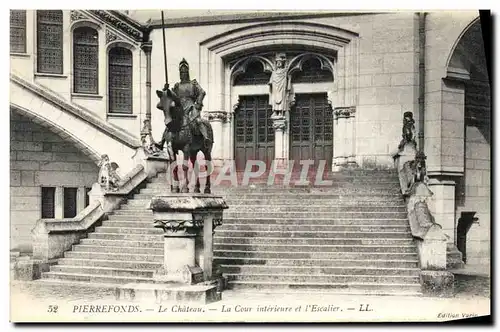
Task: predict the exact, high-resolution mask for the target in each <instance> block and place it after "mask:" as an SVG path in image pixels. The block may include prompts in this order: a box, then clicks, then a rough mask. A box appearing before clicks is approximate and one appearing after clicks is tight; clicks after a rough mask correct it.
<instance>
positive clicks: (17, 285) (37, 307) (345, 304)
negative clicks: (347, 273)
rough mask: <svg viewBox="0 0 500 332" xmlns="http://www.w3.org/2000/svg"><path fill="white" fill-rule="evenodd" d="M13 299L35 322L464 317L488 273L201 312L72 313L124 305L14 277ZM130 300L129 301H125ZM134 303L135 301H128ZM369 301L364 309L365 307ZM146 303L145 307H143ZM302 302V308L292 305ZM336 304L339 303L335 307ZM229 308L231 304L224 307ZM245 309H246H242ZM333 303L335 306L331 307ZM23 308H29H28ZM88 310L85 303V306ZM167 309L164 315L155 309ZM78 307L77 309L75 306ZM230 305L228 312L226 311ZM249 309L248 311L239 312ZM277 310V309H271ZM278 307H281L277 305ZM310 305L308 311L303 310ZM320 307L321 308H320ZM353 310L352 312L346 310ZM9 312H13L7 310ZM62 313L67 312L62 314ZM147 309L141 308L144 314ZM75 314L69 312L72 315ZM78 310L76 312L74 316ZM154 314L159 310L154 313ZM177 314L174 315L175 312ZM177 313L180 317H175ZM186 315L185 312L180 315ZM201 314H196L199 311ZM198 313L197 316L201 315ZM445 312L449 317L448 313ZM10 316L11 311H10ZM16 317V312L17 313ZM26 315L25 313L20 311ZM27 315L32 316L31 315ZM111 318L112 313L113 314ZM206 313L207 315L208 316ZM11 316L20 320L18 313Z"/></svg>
mask: <svg viewBox="0 0 500 332" xmlns="http://www.w3.org/2000/svg"><path fill="white" fill-rule="evenodd" d="M11 304H12V309H13V311H14V313H15V314H16V313H18V311H21V312H22V313H23V314H25V315H26V314H28V315H29V314H31V313H32V312H36V313H38V315H37V316H36V317H38V318H34V319H35V320H37V321H47V320H48V321H51V320H55V321H58V320H65V319H66V321H74V320H75V319H76V320H77V321H79V319H82V321H87V320H97V321H148V320H153V321H163V320H159V319H165V320H164V321H171V320H174V321H176V319H179V320H180V321H190V320H192V321H207V319H208V320H209V321H210V320H216V321H221V320H222V321H226V320H229V321H299V322H302V321H386V320H392V319H394V320H396V321H401V320H409V321H419V320H428V319H430V320H443V319H450V318H452V319H457V318H464V317H461V316H459V315H479V316H481V315H485V314H488V313H489V306H490V278H489V277H488V276H474V275H467V274H465V275H461V274H457V275H455V294H454V297H452V298H430V297H424V296H421V297H413V296H365V295H335V294H324V293H323V294H315V295H313V294H308V293H302V294H293V295H292V294H288V295H277V294H272V295H270V294H252V293H247V294H245V293H241V292H233V291H225V292H224V293H223V299H222V301H219V302H216V303H213V304H210V305H208V306H201V307H203V308H204V309H203V310H202V311H204V312H207V315H208V314H210V315H208V316H207V315H205V316H202V314H201V313H194V314H187V313H181V314H178V313H175V314H174V308H173V307H172V305H171V304H170V307H169V308H167V309H165V308H166V307H167V306H164V307H162V305H161V304H157V303H154V300H152V301H151V302H150V303H149V304H144V302H140V303H139V304H140V305H141V306H142V307H141V310H145V311H147V310H148V306H149V307H151V309H149V310H151V312H150V313H151V315H153V314H155V315H157V316H154V317H153V316H151V317H149V316H148V317H149V318H148V317H145V316H144V317H143V316H131V315H129V316H126V317H125V316H123V315H121V316H112V315H111V314H100V315H98V314H89V313H88V312H87V313H86V314H81V313H80V314H79V315H77V314H75V313H74V311H75V310H77V309H75V308H77V307H78V306H82V305H89V304H91V305H124V304H127V303H124V302H119V301H117V300H116V299H115V290H114V289H113V288H109V289H102V288H96V287H84V286H80V287H72V286H68V285H47V284H42V283H41V282H39V281H32V282H12V283H11ZM128 304H130V303H128ZM132 304H133V303H132ZM51 305H57V306H58V310H59V311H58V312H57V313H50V314H49V313H48V312H49V311H50V309H49V307H50V306H51ZM265 305H267V306H270V307H276V306H278V307H280V308H281V307H286V306H289V307H290V308H292V307H293V309H290V310H299V312H298V313H295V312H292V313H287V314H286V313H283V312H277V313H276V312H273V311H271V312H265V313H263V312H261V311H259V310H260V309H259V307H262V306H265ZM307 305H317V310H318V311H320V312H315V313H311V312H310V311H311V310H313V309H312V307H311V306H309V309H306V306H307ZM367 305H368V308H367V307H366V306H367ZM145 306H146V308H144V307H145ZM300 306H302V307H301V308H300V309H296V308H298V307H300ZM337 307H338V308H337ZM228 308H229V309H228ZM231 308H232V309H231ZM245 308H246V309H245ZM335 308H337V309H335ZM25 309H27V310H28V311H26V310H25ZM87 309H88V308H87ZM164 309H165V310H166V311H169V312H170V315H168V316H165V315H162V314H161V313H158V311H161V310H164ZM364 309H368V310H364ZM78 310H80V309H78ZM227 310H231V311H227ZM242 310H248V312H241V311H242ZM273 310H275V309H273ZM279 310H281V309H279ZM306 310H308V312H305V311H306ZM321 310H322V311H321ZM350 310H352V311H350ZM11 313H12V311H11ZM63 313H65V314H63ZM144 314H145V313H144ZM71 315H73V316H71ZM75 315H76V316H75ZM158 315H160V316H159V317H160V318H158ZM176 315H177V316H176ZM179 315H180V316H179ZM182 315H186V316H182ZM197 315H199V316H197ZM200 315H201V316H200ZM447 315H448V316H447ZM11 317H12V316H11ZM16 317H17V316H16ZM23 317H26V316H23ZM29 317H31V316H29ZM113 317H114V318H113ZM207 317H208V318H207ZM13 319H14V320H16V321H17V320H24V319H26V318H24V319H22V318H20V319H17V318H13Z"/></svg>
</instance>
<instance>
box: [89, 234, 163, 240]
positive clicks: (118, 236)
mask: <svg viewBox="0 0 500 332" xmlns="http://www.w3.org/2000/svg"><path fill="white" fill-rule="evenodd" d="M88 238H89V239H102V240H121V241H154V242H157V241H163V235H153V234H149V235H146V234H127V233H122V234H116V233H89V234H88Z"/></svg>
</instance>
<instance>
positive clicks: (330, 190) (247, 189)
mask: <svg viewBox="0 0 500 332" xmlns="http://www.w3.org/2000/svg"><path fill="white" fill-rule="evenodd" d="M189 192H192V191H191V189H190V191H189ZM162 193H163V194H164V193H166V191H162V190H158V189H156V188H145V189H141V190H140V194H152V195H158V194H162ZM213 193H214V194H219V195H222V196H225V195H236V194H238V195H239V194H245V193H266V194H271V193H286V194H307V193H312V194H314V193H325V194H330V195H354V194H356V195H358V194H359V195H387V194H392V195H399V194H400V193H401V191H400V189H399V188H397V187H396V186H394V188H370V187H369V186H360V187H352V188H350V187H342V188H335V187H283V188H279V187H276V186H253V187H252V186H241V187H227V188H224V189H223V190H214V191H213Z"/></svg>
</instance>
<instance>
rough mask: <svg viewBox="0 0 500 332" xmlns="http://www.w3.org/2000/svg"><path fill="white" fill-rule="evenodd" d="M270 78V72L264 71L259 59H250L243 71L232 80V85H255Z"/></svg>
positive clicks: (266, 81)
mask: <svg viewBox="0 0 500 332" xmlns="http://www.w3.org/2000/svg"><path fill="white" fill-rule="evenodd" d="M270 78H271V73H266V72H265V71H264V66H262V63H260V62H259V61H252V62H251V63H249V64H248V66H247V69H246V71H245V72H244V73H242V74H240V75H238V76H237V77H236V79H235V80H234V85H257V84H267V83H269V79H270Z"/></svg>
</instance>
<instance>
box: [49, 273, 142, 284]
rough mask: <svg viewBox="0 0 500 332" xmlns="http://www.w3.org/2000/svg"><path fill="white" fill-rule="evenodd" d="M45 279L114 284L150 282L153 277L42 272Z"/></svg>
mask: <svg viewBox="0 0 500 332" xmlns="http://www.w3.org/2000/svg"><path fill="white" fill-rule="evenodd" d="M42 278H44V279H56V280H68V281H69V280H71V281H79V282H87V283H112V284H128V283H150V282H151V278H142V277H122V276H111V275H98V274H80V273H67V272H44V273H42Z"/></svg>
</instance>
